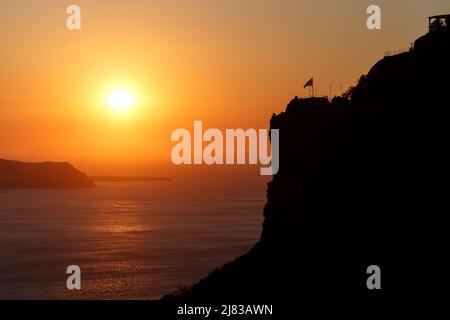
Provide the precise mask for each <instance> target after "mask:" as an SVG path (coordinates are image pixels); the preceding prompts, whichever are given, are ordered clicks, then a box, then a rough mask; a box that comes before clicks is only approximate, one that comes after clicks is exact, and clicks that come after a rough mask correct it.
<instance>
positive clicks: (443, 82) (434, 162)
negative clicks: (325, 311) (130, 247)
mask: <svg viewBox="0 0 450 320" xmlns="http://www.w3.org/2000/svg"><path fill="white" fill-rule="evenodd" d="M449 98H450V33H449V32H448V31H446V32H439V33H432V32H430V33H428V34H426V35H425V36H423V37H421V38H419V39H418V40H417V41H416V42H415V44H414V46H413V47H412V48H411V50H410V51H409V52H405V53H402V54H398V55H395V56H390V57H384V58H383V59H382V60H380V61H379V62H377V63H376V64H375V65H374V66H373V67H372V68H371V69H370V71H369V72H368V74H367V75H364V76H362V77H361V78H360V80H359V82H358V84H357V85H356V86H355V87H353V88H350V90H349V91H348V92H347V93H346V94H344V95H343V96H342V97H335V98H334V99H332V101H329V100H328V99H327V98H307V99H301V98H297V97H296V98H294V99H293V100H292V101H290V102H289V104H288V105H287V108H286V111H285V112H282V113H280V114H278V115H275V114H274V115H273V117H272V119H271V121H270V126H271V128H272V129H275V128H276V129H279V130H280V170H279V172H278V173H277V174H276V175H275V176H274V177H273V179H272V181H271V182H270V183H269V184H268V189H267V203H266V205H265V208H264V217H265V220H264V224H263V231H262V234H261V238H260V240H259V242H258V243H257V244H256V245H255V246H254V247H253V248H252V249H251V251H250V252H249V253H247V254H245V255H243V256H241V257H239V258H237V259H236V260H234V261H232V262H230V263H228V264H226V265H224V266H223V267H221V268H219V269H217V270H215V271H214V272H212V273H211V274H210V275H209V276H208V277H206V278H205V279H203V280H201V281H200V282H199V283H197V284H195V285H193V286H192V287H191V288H185V289H181V290H179V291H177V292H175V293H173V294H171V295H170V296H167V297H165V299H172V300H175V301H215V302H221V303H223V302H225V301H241V302H242V301H249V300H253V301H273V300H271V299H288V297H290V298H296V299H297V298H300V297H308V298H318V299H322V301H323V300H326V299H327V298H330V299H337V298H339V299H345V298H348V297H372V296H374V295H377V292H376V291H370V290H368V289H367V286H366V280H367V278H368V277H369V275H368V274H367V272H366V270H367V267H368V266H370V265H378V266H379V267H380V268H381V286H382V290H381V291H380V292H381V293H380V294H382V295H391V294H392V295H393V296H394V295H396V294H401V295H405V294H412V295H414V294H423V293H424V292H425V293H426V294H433V293H436V290H439V288H442V287H443V286H444V284H443V282H444V281H445V277H446V276H445V275H446V272H447V270H448V268H447V267H448V262H446V260H447V259H446V257H445V256H446V255H447V252H448V243H450V242H448V232H449V231H448V230H449V224H448V222H447V219H446V215H448V214H449V212H450V210H449V209H450V208H449V201H448V199H449V191H450V188H449V181H450V180H449V178H450V157H449V152H448V145H449V141H450V125H449V123H450V103H449ZM421 290H426V291H424V292H421Z"/></svg>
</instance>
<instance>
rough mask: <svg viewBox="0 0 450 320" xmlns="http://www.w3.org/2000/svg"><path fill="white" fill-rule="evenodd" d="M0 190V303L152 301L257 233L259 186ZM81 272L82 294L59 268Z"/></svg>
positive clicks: (241, 249)
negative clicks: (71, 286)
mask: <svg viewBox="0 0 450 320" xmlns="http://www.w3.org/2000/svg"><path fill="white" fill-rule="evenodd" d="M98 185H99V187H98V188H93V189H84V190H9V191H7V190H6V191H4V190H0V298H3V299H5V298H12V299H54V298H57V299H79V298H83V299H84V298H86V299H95V298H100V299H154V298H158V297H160V296H161V295H163V294H166V293H170V292H171V291H173V290H175V289H177V288H179V287H180V286H188V285H190V284H192V283H194V282H196V281H198V280H199V279H200V278H202V277H204V276H206V275H207V274H208V272H210V271H212V270H213V269H214V268H216V267H218V266H220V265H222V264H223V263H225V262H228V261H229V260H231V259H232V258H234V257H237V256H239V255H241V254H243V253H245V252H246V251H247V250H248V249H250V248H251V246H252V245H253V244H254V243H255V242H256V241H257V239H258V238H259V235H260V231H261V223H262V219H263V217H262V209H263V207H264V203H265V185H264V184H260V188H256V189H255V188H251V189H248V190H252V191H247V189H246V188H240V189H239V188H238V189H239V190H220V189H217V188H214V187H204V188H203V189H202V190H198V189H192V188H191V187H189V184H188V183H187V181H185V182H183V181H174V182H171V183H170V182H153V183H152V182H126V183H125V182H124V183H122V182H119V183H117V182H116V183H98ZM72 264H75V265H79V266H80V267H81V269H82V290H80V291H76V290H74V291H69V290H68V289H67V288H66V279H67V275H66V273H65V272H66V268H67V266H69V265H72Z"/></svg>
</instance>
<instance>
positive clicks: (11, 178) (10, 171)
mask: <svg viewBox="0 0 450 320" xmlns="http://www.w3.org/2000/svg"><path fill="white" fill-rule="evenodd" d="M94 186H95V185H94V183H93V182H92V181H91V180H90V179H88V178H87V176H86V175H85V174H84V173H82V172H80V171H78V170H77V169H75V168H74V167H72V166H71V165H70V164H69V163H66V162H42V163H25V162H19V161H11V160H2V159H0V188H3V189H5V188H8V189H14V188H87V187H94Z"/></svg>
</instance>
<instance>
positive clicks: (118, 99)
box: [107, 89, 135, 113]
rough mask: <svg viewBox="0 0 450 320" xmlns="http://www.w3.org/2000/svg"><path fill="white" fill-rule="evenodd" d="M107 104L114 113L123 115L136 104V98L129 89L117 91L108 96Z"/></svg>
mask: <svg viewBox="0 0 450 320" xmlns="http://www.w3.org/2000/svg"><path fill="white" fill-rule="evenodd" d="M107 103H108V106H109V107H110V108H112V109H113V110H114V111H117V112H120V113H123V112H126V111H128V110H129V109H130V108H131V107H132V106H133V105H134V104H135V97H134V95H133V94H132V93H131V92H130V91H128V90H127V89H116V90H113V91H111V92H110V93H109V94H108V97H107Z"/></svg>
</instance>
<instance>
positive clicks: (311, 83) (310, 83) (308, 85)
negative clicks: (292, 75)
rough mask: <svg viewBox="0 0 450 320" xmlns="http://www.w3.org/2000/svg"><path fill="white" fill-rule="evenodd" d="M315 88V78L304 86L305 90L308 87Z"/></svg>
mask: <svg viewBox="0 0 450 320" xmlns="http://www.w3.org/2000/svg"><path fill="white" fill-rule="evenodd" d="M313 86H314V78H311V79H309V81H308V82H307V83H305V85H304V86H303V88H306V87H313Z"/></svg>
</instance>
